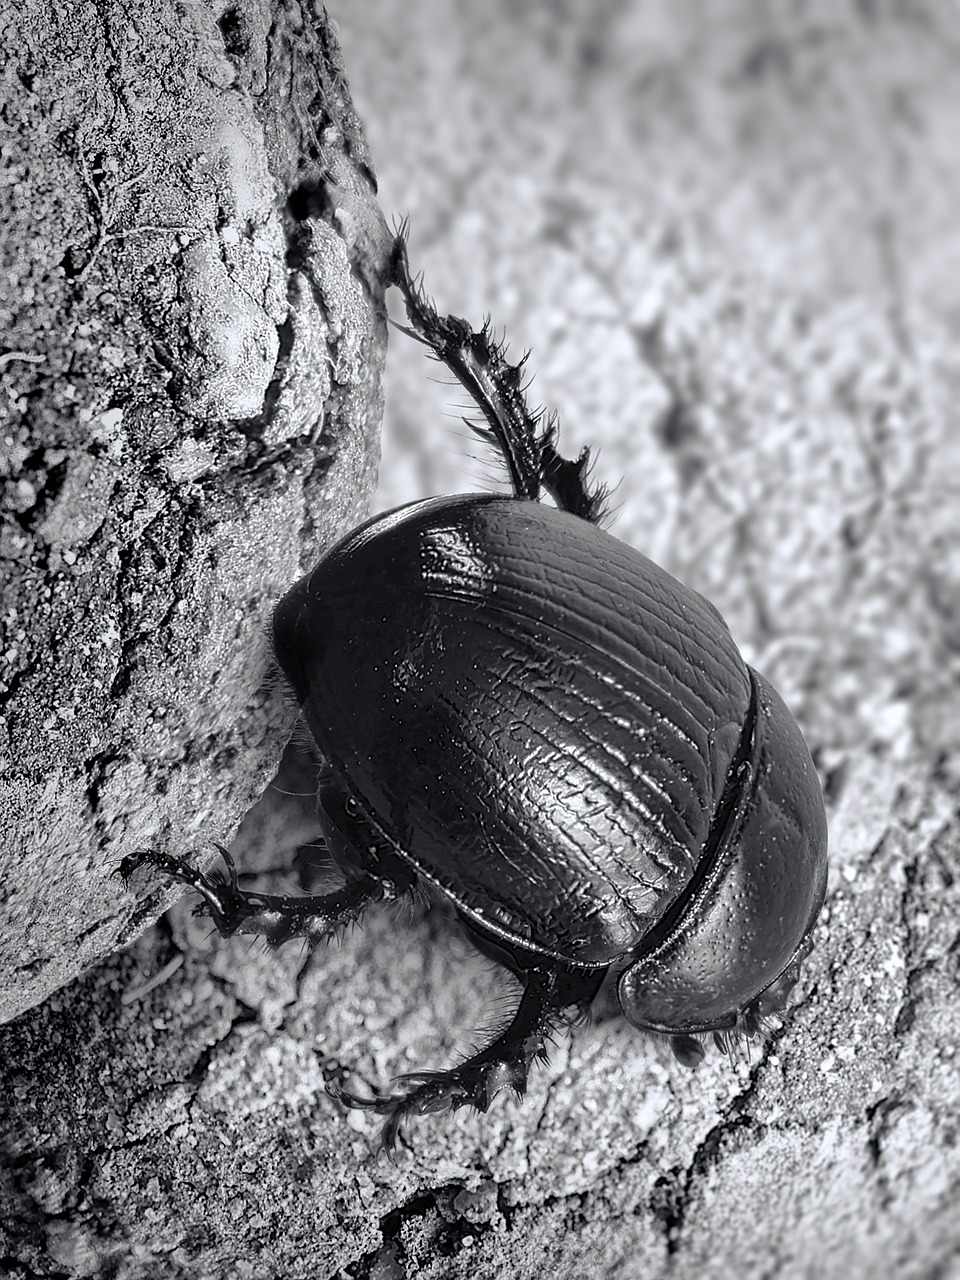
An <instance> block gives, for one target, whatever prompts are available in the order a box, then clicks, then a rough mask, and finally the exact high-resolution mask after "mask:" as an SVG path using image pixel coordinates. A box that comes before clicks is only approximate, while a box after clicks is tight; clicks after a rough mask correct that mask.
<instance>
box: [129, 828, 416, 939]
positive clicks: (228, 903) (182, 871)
mask: <svg viewBox="0 0 960 1280" xmlns="http://www.w3.org/2000/svg"><path fill="white" fill-rule="evenodd" d="M217 848H218V849H219V850H220V853H221V855H222V857H223V860H224V863H225V864H226V874H223V873H222V872H220V871H212V872H210V873H209V874H207V873H204V872H202V871H199V870H197V868H196V867H194V866H192V865H191V864H190V863H189V862H187V861H186V860H185V859H183V858H174V857H171V855H170V854H166V853H158V852H157V851H155V850H153V849H145V850H141V851H140V852H138V853H134V854H131V855H130V856H129V857H126V858H124V860H123V862H121V864H120V868H119V873H120V875H121V877H122V878H123V879H124V880H128V879H129V878H130V876H132V875H133V873H134V871H135V870H136V869H137V868H138V867H140V866H144V865H147V864H149V865H150V866H154V867H156V868H157V869H158V870H159V871H162V872H163V873H164V874H165V875H168V876H169V877H170V878H171V879H173V880H179V881H181V882H182V883H183V884H187V885H189V886H190V887H191V888H192V889H195V890H196V891H197V893H199V894H200V897H201V901H200V902H199V903H198V904H197V906H196V907H194V915H204V916H209V917H210V919H211V920H212V921H213V923H214V925H215V926H216V928H217V930H218V932H219V933H221V934H222V935H223V937H225V938H230V937H232V936H233V935H234V934H236V933H250V934H260V935H262V936H263V937H264V938H266V940H267V942H268V943H270V944H271V945H274V946H277V945H279V944H280V943H281V942H286V941H287V940H288V939H289V938H305V939H306V940H307V942H309V943H310V944H311V946H313V945H316V944H317V943H318V942H321V941H323V940H324V939H326V938H329V937H330V936H331V935H333V934H335V933H337V932H338V931H339V930H341V929H343V928H344V927H345V926H346V925H348V924H352V923H353V921H354V920H356V919H357V918H358V917H359V916H360V914H361V913H362V912H363V910H364V908H365V907H367V906H368V905H369V904H370V903H371V902H374V901H376V900H378V899H380V900H382V899H384V898H389V897H391V896H393V894H394V892H395V891H396V887H397V886H394V885H393V884H392V883H391V882H390V881H388V880H385V879H384V878H383V877H379V876H377V875H375V874H372V873H359V874H357V875H355V876H353V877H351V878H350V879H348V882H347V885H346V887H345V888H343V889H336V890H334V891H333V892H332V893H325V894H319V895H315V896H304V897H287V896H281V895H277V894H271V893H253V892H250V891H248V890H245V889H241V888H240V884H239V881H238V878H237V869H236V865H235V864H234V861H233V858H232V857H231V856H230V854H229V853H228V852H227V850H226V849H224V848H223V846H222V845H217ZM400 887H403V888H405V887H406V886H405V885H404V886H400Z"/></svg>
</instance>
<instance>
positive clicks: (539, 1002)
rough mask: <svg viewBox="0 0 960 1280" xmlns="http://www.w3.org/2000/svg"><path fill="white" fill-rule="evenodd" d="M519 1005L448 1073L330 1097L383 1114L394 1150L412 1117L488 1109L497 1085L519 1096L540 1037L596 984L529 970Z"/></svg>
mask: <svg viewBox="0 0 960 1280" xmlns="http://www.w3.org/2000/svg"><path fill="white" fill-rule="evenodd" d="M525 976H526V985H525V987H524V991H523V996H522V998H521V1000H520V1004H519V1006H518V1008H517V1011H516V1013H515V1014H514V1016H513V1018H512V1020H511V1022H510V1024H509V1025H508V1026H507V1027H506V1028H505V1029H504V1030H503V1031H502V1032H501V1033H500V1034H499V1035H498V1036H497V1038H496V1039H495V1040H494V1041H493V1042H492V1043H491V1044H489V1045H487V1047H486V1048H485V1049H481V1050H480V1052H479V1053H475V1054H474V1055H473V1056H472V1057H470V1058H468V1059H467V1060H466V1062H463V1063H461V1064H460V1066H458V1067H451V1068H450V1069H449V1070H447V1071H420V1072H414V1073H413V1074H411V1075H406V1076H401V1077H399V1079H400V1082H401V1083H406V1084H408V1085H410V1086H412V1087H411V1088H408V1089H407V1090H406V1091H405V1092H400V1093H392V1094H387V1093H376V1094H375V1095H374V1096H373V1097H371V1098H363V1097H359V1096H358V1095H356V1094H352V1093H348V1092H347V1091H346V1090H344V1089H342V1088H338V1087H331V1088H330V1092H331V1093H332V1095H333V1096H334V1097H337V1098H339V1099H340V1100H341V1101H342V1102H344V1103H346V1105H347V1106H348V1107H360V1108H364V1109H367V1110H372V1111H378V1112H379V1113H380V1114H381V1115H385V1116H386V1117H387V1119H386V1121H385V1122H384V1125H383V1130H382V1133H381V1143H382V1145H383V1146H384V1147H385V1148H386V1149H387V1150H388V1151H392V1150H393V1149H394V1147H395V1146H396V1142H397V1137H398V1135H399V1133H400V1127H401V1125H402V1124H403V1122H404V1121H405V1120H407V1119H408V1118H409V1117H410V1116H418V1115H425V1114H427V1113H428V1112H434V1111H446V1110H448V1109H449V1110H456V1109H457V1108H458V1107H463V1106H472V1107H476V1108H477V1110H478V1111H486V1110H487V1108H488V1107H489V1106H490V1103H491V1102H492V1101H493V1099H494V1097H495V1096H496V1095H497V1094H498V1093H499V1092H500V1090H501V1089H505V1088H511V1089H513V1090H515V1092H516V1093H517V1095H518V1096H519V1097H522V1096H523V1094H524V1092H525V1091H526V1087H527V1073H528V1071H529V1069H530V1065H531V1063H532V1062H533V1060H534V1058H537V1057H541V1058H542V1057H545V1056H546V1055H545V1052H544V1041H545V1039H546V1038H547V1035H548V1034H549V1032H550V1030H551V1028H552V1027H554V1026H556V1024H557V1023H558V1022H559V1021H560V1020H561V1012H562V1010H563V1009H564V1008H565V1007H566V1006H567V1005H570V1004H574V1003H576V1004H583V1003H585V1002H586V1000H587V999H589V995H590V994H592V992H593V990H594V989H595V987H596V985H597V983H596V981H595V980H594V979H593V978H590V977H588V978H586V979H582V978H576V979H575V980H574V983H573V985H571V983H570V982H569V981H565V980H564V975H563V973H562V971H558V970H556V969H531V970H529V971H528V972H527V973H526V975H525Z"/></svg>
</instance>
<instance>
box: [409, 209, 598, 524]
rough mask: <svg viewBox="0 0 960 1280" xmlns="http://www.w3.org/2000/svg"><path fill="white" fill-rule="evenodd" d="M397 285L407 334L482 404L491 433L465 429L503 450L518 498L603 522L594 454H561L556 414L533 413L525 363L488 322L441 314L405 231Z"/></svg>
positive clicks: (584, 452) (473, 426) (595, 521)
mask: <svg viewBox="0 0 960 1280" xmlns="http://www.w3.org/2000/svg"><path fill="white" fill-rule="evenodd" d="M393 280H394V283H395V284H396V285H397V287H398V288H399V290H400V292H401V293H402V294H403V300H404V303H405V305H406V309H407V318H408V320H409V321H410V327H409V328H408V329H406V330H405V332H406V333H408V334H410V336H411V337H413V338H416V339H417V340H418V341H420V342H422V343H423V344H424V345H425V346H427V347H429V348H430V350H431V351H432V352H433V354H434V355H435V356H436V358H437V359H438V360H439V361H441V363H443V364H445V365H446V366H447V368H448V369H449V370H450V371H451V373H453V374H454V375H455V376H456V377H457V378H458V379H459V381H460V382H461V383H462V384H463V386H464V387H465V388H466V390H467V391H468V392H469V394H470V396H471V397H472V398H473V400H474V401H475V402H476V404H477V407H478V408H479V409H480V411H481V413H482V414H483V416H484V418H485V419H486V426H485V427H481V426H478V425H477V424H476V423H473V422H469V421H467V420H466V419H465V421H467V426H469V427H470V428H471V429H472V430H473V431H476V432H477V434H478V435H480V436H481V437H483V438H484V439H486V440H490V439H492V440H493V441H494V443H495V444H496V445H497V447H498V448H499V449H500V452H501V453H502V454H503V457H504V461H505V462H506V464H507V469H508V471H509V473H510V480H511V483H512V485H513V489H514V492H515V493H516V495H517V497H518V498H532V499H535V500H536V499H539V497H540V493H541V491H542V490H544V489H545V490H546V491H547V492H548V493H550V494H551V495H552V496H553V498H554V500H555V502H556V503H557V506H558V507H560V508H561V510H563V511H569V512H571V514H573V515H576V516H581V517H582V518H583V519H584V520H590V521H592V522H593V523H598V522H599V521H600V520H601V518H602V516H603V512H604V503H605V499H606V496H607V494H606V490H605V489H604V487H603V486H602V485H590V484H588V483H587V478H588V474H589V471H590V453H589V450H588V449H584V450H583V452H582V453H581V454H580V457H579V458H577V459H576V461H571V460H570V459H568V458H564V457H561V455H560V454H559V453H558V452H557V448H556V444H557V432H558V426H557V418H556V415H555V414H549V415H547V416H546V417H545V416H544V414H543V413H542V411H539V410H538V411H533V410H531V409H530V408H529V407H528V405H527V401H526V396H525V394H524V392H525V389H526V388H525V385H524V365H525V363H526V359H527V357H526V356H524V357H523V358H522V359H521V360H519V361H518V362H517V363H516V364H511V363H510V361H509V360H507V358H506V348H505V344H504V343H502V342H497V341H496V340H495V339H494V337H493V334H492V332H491V327H490V322H489V320H488V321H486V322H485V323H484V325H483V327H482V328H481V329H480V330H479V331H478V330H475V329H473V328H472V327H471V326H470V325H469V324H468V323H467V321H466V320H461V319H460V317H459V316H441V315H439V314H438V313H437V310H436V308H435V307H434V305H433V303H432V302H431V301H430V299H429V298H428V297H427V295H426V294H425V293H424V292H423V290H422V288H421V287H420V285H419V284H418V282H417V281H415V280H414V279H413V278H412V277H411V275H410V266H409V263H408V261H407V243H406V225H404V226H402V227H401V228H400V231H399V233H398V234H397V237H396V240H395V241H394V248H393Z"/></svg>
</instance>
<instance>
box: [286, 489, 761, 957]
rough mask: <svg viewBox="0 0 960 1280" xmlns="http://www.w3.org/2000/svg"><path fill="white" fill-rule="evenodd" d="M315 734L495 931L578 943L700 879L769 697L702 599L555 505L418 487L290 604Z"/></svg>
mask: <svg viewBox="0 0 960 1280" xmlns="http://www.w3.org/2000/svg"><path fill="white" fill-rule="evenodd" d="M274 630H275V641H276V651H277V657H278V659H279V661H280V663H281V665H282V666H283V668H284V670H285V672H286V674H287V675H288V677H289V678H290V680H291V682H292V684H293V686H294V688H295V690H296V692H297V695H298V697H299V699H300V701H301V703H302V705H303V710H304V714H305V716H306V719H307V722H308V724H309V726H310V729H311V731H312V732H313V734H314V737H315V738H316V741H317V744H318V746H319V748H320V750H321V751H322V753H323V754H324V756H325V757H326V759H327V760H328V762H329V763H330V765H331V766H332V768H333V769H334V771H335V773H336V774H337V775H338V776H339V777H340V779H341V780H342V782H343V783H344V784H345V786H346V788H347V790H348V791H349V792H350V794H352V795H353V796H354V797H355V799H356V800H357V801H358V802H359V804H360V805H361V806H362V808H363V809H364V811H365V813H366V814H367V816H368V817H369V818H370V819H371V820H372V822H373V823H374V825H376V826H377V827H378V828H379V829H380V830H381V831H382V832H383V834H384V835H385V836H387V837H388V838H389V840H390V841H391V842H392V843H393V845H394V846H395V847H396V848H397V849H398V850H399V851H400V852H401V853H402V854H403V855H404V856H405V857H406V858H408V859H409V860H410V861H411V862H413V863H414V864H415V865H416V867H417V868H418V870H419V871H420V872H421V874H423V875H425V876H426V877H427V878H428V879H429V880H431V881H433V882H434V883H435V884H436V885H437V886H439V887H440V888H441V889H442V890H443V891H445V892H446V893H447V894H448V895H450V896H451V897H452V898H453V899H454V900H455V901H456V902H457V904H458V905H459V906H460V907H461V909H462V910H464V911H465V912H466V913H467V914H468V915H470V916H472V917H473V918H474V919H475V920H477V921H478V922H479V923H481V924H482V925H484V926H486V927H487V928H488V929H490V930H492V931H493V932H495V933H500V934H501V935H503V936H506V937H509V938H510V939H512V940H514V941H516V942H519V943H522V944H525V945H527V946H530V947H533V948H535V949H539V950H542V951H545V952H549V953H552V954H554V955H557V956H559V957H561V958H563V959H566V960H569V961H574V962H579V963H581V964H595V965H600V964H605V963H609V962H610V961H611V960H613V959H615V958H617V957H618V956H619V955H621V954H622V953H623V952H624V951H625V950H627V949H628V948H629V947H631V946H632V945H634V944H635V943H636V942H637V941H638V940H639V939H640V938H641V937H642V936H643V935H644V934H645V933H646V932H647V930H648V929H649V928H650V927H651V925H652V923H653V922H654V921H656V920H657V919H659V918H660V917H661V916H662V915H663V913H664V912H665V911H666V910H667V908H668V906H669V905H670V903H671V902H672V901H673V900H674V898H675V897H676V896H677V895H678V894H679V893H680V892H681V891H682V890H683V889H684V887H685V886H686V885H687V884H688V883H689V881H690V878H691V876H692V875H693V872H694V870H695V867H696V863H697V860H698V858H699V856H700V853H701V851H702V849H703V846H704V843H705V841H706V838H707V834H708V832H709V829H710V824H711V820H712V816H713V813H714V810H715V808H716V805H717V803H718V801H719V798H720V796H721V794H722V792H723V788H724V784H725V782H726V779H727V774H728V771H729V768H730V765H731V762H732V760H733V758H734V755H735V753H736V751H737V747H738V743H739V741H740V738H741V733H742V730H743V726H744V723H745V719H746V717H747V714H748V709H749V705H750V681H749V677H748V673H747V669H746V667H745V666H744V663H743V661H742V659H741V657H740V655H739V653H738V651H737V649H736V647H735V645H734V643H733V641H732V639H731V637H730V634H729V632H728V631H727V628H726V626H725V624H724V623H723V621H722V620H721V618H720V616H719V615H718V614H717V612H716V611H715V610H714V609H713V607H712V606H711V605H710V604H708V602H707V601H706V600H704V599H703V598H702V597H700V596H699V595H697V594H696V593H695V592H692V591H690V590H689V589H687V588H685V587H683V586H682V585H681V584H680V583H678V582H677V581H676V580H675V579H674V578H672V577H671V576H670V575H669V574H667V573H666V572H665V571H664V570H662V569H660V568H659V567H658V566H657V565H655V564H653V563H652V562H651V561H650V560H648V559H646V558H645V557H644V556H642V555H640V554H639V553H638V552H636V551H634V550H632V549H631V548H629V547H627V546H626V545H625V544H623V543H621V542H619V541H618V540H617V539H615V538H613V537H611V536H610V535H609V534H606V533H604V532H602V531H601V530H599V529H597V528H596V527H595V526H594V525H591V524H589V523H587V522H586V521H584V520H581V519H578V518H576V517H574V516H571V515H569V514H566V513H564V512H561V511H557V510H555V509H553V508H551V507H546V506H543V505H540V504H538V503H533V502H526V501H518V500H516V499H508V498H500V497H496V496H487V495H483V496H478V495H471V496H467V497H462V498H448V499H439V500H430V501H427V502H419V503H415V504H413V505H412V506H410V507H406V508H403V509H401V510H400V511H398V512H392V513H390V514H389V515H387V516H382V517H378V518H376V519H374V520H372V521H369V522H368V523H367V524H366V525H364V526H362V527H361V528H360V529H358V530H356V531H355V532H354V533H352V534H351V535H349V536H348V537H347V538H346V539H345V540H344V541H343V542H341V543H340V544H339V545H338V546H337V547H336V548H334V550H333V551H332V552H331V553H330V554H329V555H328V556H327V557H326V558H325V559H324V560H322V561H321V562H320V564H319V565H318V566H317V568H316V569H315V570H314V572H313V573H312V574H310V575H309V576H308V577H307V578H304V579H303V580H302V581H301V582H300V583H298V584H297V586H295V587H294V588H293V589H292V590H291V591H290V592H288V594H287V595H286V596H285V597H284V599H283V601H281V603H280V605H279V606H278V608H277V611H276V614H275V618H274Z"/></svg>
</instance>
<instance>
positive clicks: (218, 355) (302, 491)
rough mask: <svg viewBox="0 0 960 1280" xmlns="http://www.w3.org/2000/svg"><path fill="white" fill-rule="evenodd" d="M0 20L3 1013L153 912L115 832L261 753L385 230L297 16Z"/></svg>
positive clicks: (361, 492)
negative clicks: (0, 88)
mask: <svg viewBox="0 0 960 1280" xmlns="http://www.w3.org/2000/svg"><path fill="white" fill-rule="evenodd" d="M0 41H2V42H3V43H4V45H5V46H6V48H5V50H4V52H3V55H2V64H3V66H4V68H5V69H4V72H3V73H2V74H3V77H4V102H5V104H6V121H7V126H8V128H7V132H6V133H5V135H4V143H3V156H2V175H3V177H2V181H3V184H4V191H5V196H4V217H3V224H2V229H0V241H2V246H0V250H2V255H3V263H4V268H3V273H2V276H0V332H2V334H3V340H2V348H3V349H2V353H0V379H2V381H3V401H2V405H0V415H2V421H0V486H2V489H3V499H2V504H3V510H4V513H5V515H4V519H3V522H2V525H0V574H2V581H3V605H2V616H0V627H2V637H0V697H2V699H3V720H2V724H0V817H2V829H3V834H2V837H0V839H2V852H0V859H2V866H3V885H2V891H0V971H2V973H3V982H2V985H0V1021H2V1020H4V1019H6V1018H10V1017H12V1016H13V1015H14V1014H16V1013H18V1012H20V1011H21V1010H23V1009H24V1008H27V1007H29V1006H30V1005H32V1004H36V1003H37V1002H38V1001H40V1000H41V999H43V997H44V996H46V995H47V994H49V992H50V991H52V990H54V989H56V988H57V987H59V986H62V985H63V983H64V982H66V981H68V980H70V979H71V978H73V977H75V976H76V975H77V974H78V973H80V972H82V971H83V970H84V969H85V968H87V967H88V966H89V965H90V964H92V963H94V962H95V961H97V960H99V959H102V958H103V957H104V956H106V955H109V954H110V953H111V952H112V951H113V950H115V949H116V947H117V945H118V943H120V942H124V941H127V940H129V938H130V937H131V936H132V935H133V933H134V932H135V931H138V930H139V929H141V928H142V927H143V921H144V919H146V918H148V913H150V912H152V915H150V916H149V918H155V915H156V910H157V906H156V903H155V902H154V903H153V904H151V906H150V907H147V908H145V909H144V910H138V911H137V912H136V913H135V914H134V915H133V917H132V918H131V914H130V912H131V905H132V904H131V899H130V897H129V895H125V894H124V893H123V892H122V891H121V889H120V886H119V885H118V883H117V882H116V880H115V879H111V873H112V872H113V871H114V870H115V868H116V865H117V863H118V861H119V859H120V857H121V856H122V855H123V853H125V852H129V851H130V850H131V849H132V848H137V847H141V846H144V845H152V846H156V845H160V846H161V847H162V846H164V845H165V844H167V843H168V842H172V843H173V845H174V846H175V847H178V848H180V847H182V846H183V843H184V841H186V842H190V841H192V840H198V839H203V840H204V841H209V839H210V838H211V837H217V838H220V839H224V838H228V837H229V836H230V835H231V834H232V832H233V831H234V830H235V828H236V825H237V823H238V821H239V820H240V818H241V817H242V816H243V814H244V813H245V812H246V811H247V809H249V807H250V805H251V804H252V803H253V801H254V800H255V799H256V797H257V796H258V795H259V794H260V792H261V791H262V790H263V788H264V786H265V785H266V782H267V780H268V779H269V778H270V776H272V774H273V773H274V772H275V770H276V767H277V761H278V759H279V754H280V751H281V749H282V745H283V742H284V741H285V740H286V738H287V737H288V736H289V733H290V727H291V721H292V716H291V711H290V708H289V707H287V706H286V705H285V703H284V700H283V697H282V695H281V694H280V692H279V690H278V689H277V687H276V681H275V680H274V679H273V677H272V675H271V667H272V660H271V655H270V652H269V644H268V640H267V633H266V623H267V622H268V620H269V616H270V610H271V606H272V603H273V601H274V600H275V599H276V598H277V596H278V595H279V594H280V593H281V592H282V591H283V590H284V589H285V587H286V586H287V585H288V584H289V583H290V582H291V581H292V580H294V579H295V578H296V577H297V576H298V574H299V573H300V572H301V570H302V568H303V567H306V564H307V563H308V562H310V561H312V560H314V559H315V558H316V556H317V554H318V551H319V549H320V548H321V547H322V546H324V545H325V544H327V543H329V542H330V541H331V540H332V539H333V538H334V537H335V536H336V535H337V533H339V532H340V531H342V530H343V528H344V526H345V525H348V524H351V523H353V522H355V521H356V519H357V517H358V516H359V515H360V514H362V513H363V511H364V509H365V505H366V502H367V500H368V498H369V495H370V492H371V490H372V488H373V486H374V483H375V468H376V457H377V448H378V434H379V425H380V416H381V409H382V398H381V390H380V370H381V367H382V359H383V353H384V346H385V324H384V314H383V304H382V291H383V284H382V278H381V276H382V269H383V253H384V248H385V246H386V247H388V246H389V241H388V240H387V239H385V236H386V228H385V227H384V225H383V222H382V219H381V217H380V214H379V211H378V209H377V206H376V202H375V196H374V182H373V178H372V175H371V173H370V169H369V164H368V161H367V156H366V150H365V143H364V141H363V137H362V134H361V132H360V128H359V125H358V122H357V120H356V117H355V116H354V113H353V108H352V105H351V103H350V99H349V97H348V96H347V92H346V89H345V85H344V81H343V73H342V68H341V65H340V62H339V54H338V51H337V49H336V46H335V45H334V44H333V43H332V42H331V37H330V33H329V30H328V28H327V26H326V25H325V23H324V21H323V16H322V11H320V12H314V11H313V10H311V8H310V7H309V6H305V7H303V8H301V7H300V6H298V5H297V4H294V3H291V4H279V3H278V4H276V5H272V6H271V5H270V4H268V3H266V2H264V3H263V4H262V5H261V4H259V3H256V2H255V0H251V2H250V3H249V4H241V5H233V6H229V5H228V6H224V5H220V6H212V7H211V6H207V5H205V4H194V5H189V6H187V7H186V9H185V11H184V14H180V13H179V11H178V10H176V9H175V7H174V6H159V8H158V7H157V6H154V5H149V4H142V5H137V4H134V5H130V4H126V3H124V4H110V3H106V4H93V3H87V2H86V0H80V2H78V3H72V4H66V5H56V6H47V5H42V4H32V5H27V6H21V7H20V8H19V9H18V11H17V13H16V15H13V14H11V13H10V12H9V11H7V15H6V17H5V18H4V20H3V22H2V24H0ZM166 900H167V901H168V902H169V901H170V900H171V895H169V894H167V895H166Z"/></svg>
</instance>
